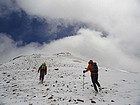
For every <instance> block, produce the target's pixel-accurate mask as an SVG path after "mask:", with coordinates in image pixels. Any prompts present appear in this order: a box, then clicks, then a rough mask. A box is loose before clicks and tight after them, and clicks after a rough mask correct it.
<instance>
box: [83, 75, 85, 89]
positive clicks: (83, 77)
mask: <svg viewBox="0 0 140 105" xmlns="http://www.w3.org/2000/svg"><path fill="white" fill-rule="evenodd" d="M84 79H85V73H83V91H84V84H85V83H84Z"/></svg>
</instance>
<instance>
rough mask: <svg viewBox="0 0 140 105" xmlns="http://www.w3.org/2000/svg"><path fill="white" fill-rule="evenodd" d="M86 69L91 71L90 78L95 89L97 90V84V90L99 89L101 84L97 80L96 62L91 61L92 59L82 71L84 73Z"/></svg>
mask: <svg viewBox="0 0 140 105" xmlns="http://www.w3.org/2000/svg"><path fill="white" fill-rule="evenodd" d="M88 71H90V72H91V80H92V83H93V86H94V89H95V91H96V92H98V89H97V86H98V88H99V90H100V91H101V85H100V83H99V82H98V66H97V64H96V62H93V61H92V60H90V61H89V62H88V67H87V69H86V70H84V71H83V73H86V72H88ZM96 85H97V86H96Z"/></svg>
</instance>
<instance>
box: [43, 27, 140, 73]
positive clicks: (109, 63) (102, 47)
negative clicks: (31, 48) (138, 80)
mask: <svg viewBox="0 0 140 105" xmlns="http://www.w3.org/2000/svg"><path fill="white" fill-rule="evenodd" d="M100 36H102V33H100V32H96V31H92V30H89V29H81V30H79V32H78V34H77V35H76V36H71V37H66V38H64V39H60V40H58V41H55V42H52V43H51V44H50V45H48V46H47V47H45V49H43V50H44V52H45V53H53V52H61V51H69V52H72V53H74V54H75V55H79V56H81V57H83V59H85V60H87V62H88V60H89V59H93V60H95V61H97V62H98V64H99V65H100V66H104V67H107V68H108V67H109V68H112V69H125V70H128V71H135V72H136V71H139V69H138V68H140V66H139V63H140V60H138V59H136V58H135V57H132V56H131V57H130V56H129V55H126V54H125V53H124V52H123V51H122V49H121V48H120V46H119V45H118V42H117V41H118V40H116V39H113V38H111V37H110V38H105V37H104V38H103V37H100Z"/></svg>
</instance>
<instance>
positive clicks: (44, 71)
mask: <svg viewBox="0 0 140 105" xmlns="http://www.w3.org/2000/svg"><path fill="white" fill-rule="evenodd" d="M39 72H40V77H39V80H40V81H41V83H43V80H44V76H45V75H46V74H47V66H46V64H45V63H43V64H42V65H41V66H40V67H39V69H38V73H39Z"/></svg>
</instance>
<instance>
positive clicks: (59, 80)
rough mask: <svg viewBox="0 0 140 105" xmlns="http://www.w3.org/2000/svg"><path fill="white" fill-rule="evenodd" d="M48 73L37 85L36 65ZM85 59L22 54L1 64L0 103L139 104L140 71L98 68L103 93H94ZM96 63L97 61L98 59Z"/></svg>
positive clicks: (53, 104) (39, 104)
mask: <svg viewBox="0 0 140 105" xmlns="http://www.w3.org/2000/svg"><path fill="white" fill-rule="evenodd" d="M43 62H46V64H47V66H48V74H47V75H46V76H45V82H44V83H43V84H39V79H38V78H39V74H38V73H37V69H38V67H39V66H40V65H41V63H43ZM87 62H88V61H85V60H83V59H81V58H78V57H75V56H73V55H72V54H70V53H68V52H66V53H58V54H53V55H42V54H33V55H24V56H19V57H16V58H14V59H13V60H11V61H10V62H8V63H5V64H2V65H0V105H74V104H78V105H92V104H95V105H140V74H139V73H137V74H136V73H130V72H128V71H124V70H117V69H116V70H112V69H109V68H108V69H107V68H105V67H99V82H100V83H101V85H102V88H103V89H102V92H100V93H98V94H96V93H95V92H94V89H93V86H92V84H91V80H90V73H86V76H85V77H84V89H83V74H82V71H83V70H84V68H85V67H86V66H87ZM97 63H98V62H97Z"/></svg>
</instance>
